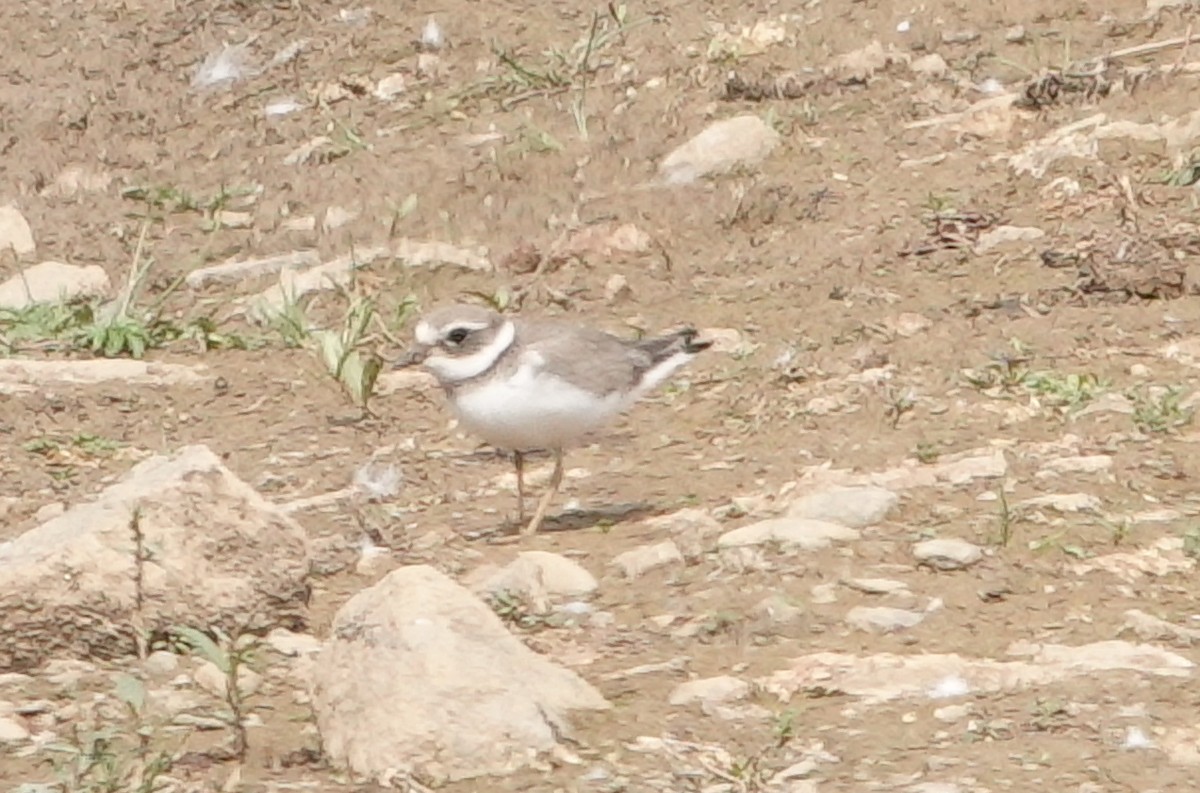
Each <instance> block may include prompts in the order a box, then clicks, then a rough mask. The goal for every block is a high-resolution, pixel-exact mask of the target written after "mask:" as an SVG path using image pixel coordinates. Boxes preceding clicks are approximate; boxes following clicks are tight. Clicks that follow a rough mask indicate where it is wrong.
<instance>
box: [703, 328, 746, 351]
mask: <svg viewBox="0 0 1200 793" xmlns="http://www.w3.org/2000/svg"><path fill="white" fill-rule="evenodd" d="M700 338H702V339H704V340H705V341H711V342H712V350H713V352H720V353H725V354H727V355H731V354H735V353H738V352H741V351H742V350H744V349H745V345H744V341H743V339H742V332H741V331H740V330H738V329H737V328H704V329H703V330H701V331H700Z"/></svg>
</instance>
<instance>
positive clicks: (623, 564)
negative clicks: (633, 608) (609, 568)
mask: <svg viewBox="0 0 1200 793" xmlns="http://www.w3.org/2000/svg"><path fill="white" fill-rule="evenodd" d="M683 561H684V559H683V553H682V552H680V550H679V546H678V545H676V544H675V543H674V542H673V541H672V540H666V541H665V542H660V543H658V544H656V545H642V546H639V547H637V548H633V549H632V550H628V551H626V552H625V553H622V554H620V555H618V556H617V557H616V558H615V559H613V561H612V563H613V565H615V566H616V567H618V568H620V570H621V572H622V573H623V574H624V575H625V577H626V578H630V579H632V578H638V577H639V576H641V575H643V574H645V573H647V572H649V571H651V570H654V569H657V568H659V567H666V566H667V565H671V564H683Z"/></svg>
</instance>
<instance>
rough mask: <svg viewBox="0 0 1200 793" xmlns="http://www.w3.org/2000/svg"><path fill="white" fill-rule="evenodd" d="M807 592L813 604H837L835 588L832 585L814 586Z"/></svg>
mask: <svg viewBox="0 0 1200 793" xmlns="http://www.w3.org/2000/svg"><path fill="white" fill-rule="evenodd" d="M809 592H810V593H811V599H812V602H813V603H836V602H837V586H836V585H834V584H814V585H813V588H812V589H811V590H809Z"/></svg>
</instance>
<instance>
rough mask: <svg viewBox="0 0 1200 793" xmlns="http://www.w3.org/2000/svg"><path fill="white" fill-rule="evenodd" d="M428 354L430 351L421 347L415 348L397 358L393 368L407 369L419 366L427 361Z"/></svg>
mask: <svg viewBox="0 0 1200 793" xmlns="http://www.w3.org/2000/svg"><path fill="white" fill-rule="evenodd" d="M428 354H429V352H428V350H425V349H422V348H420V347H414V348H413V349H411V350H409V351H408V352H406V353H404V355H401V356H400V357H399V358H397V359H396V360H395V362H393V363H392V368H393V369H407V368H408V367H410V366H417V365H418V364H420V363H422V362H423V361H424V360H425V357H426V356H427V355H428Z"/></svg>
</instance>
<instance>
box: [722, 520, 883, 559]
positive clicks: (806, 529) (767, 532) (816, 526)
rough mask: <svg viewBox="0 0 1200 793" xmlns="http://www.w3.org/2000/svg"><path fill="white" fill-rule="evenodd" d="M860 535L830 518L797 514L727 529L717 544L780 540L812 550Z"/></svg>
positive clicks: (723, 545)
mask: <svg viewBox="0 0 1200 793" xmlns="http://www.w3.org/2000/svg"><path fill="white" fill-rule="evenodd" d="M859 536H860V534H859V532H858V531H856V530H855V529H851V528H848V527H846V526H842V525H839V524H837V523H829V522H828V521H823V520H811V519H808V518H795V517H787V518H772V519H770V520H764V521H759V522H758V523H752V524H750V525H749V526H742V527H741V528H740V529H734V530H733V531H727V532H725V533H724V534H722V535H721V536H720V538H719V539H718V540H717V546H718V547H719V548H737V547H741V546H747V545H763V544H764V543H770V542H777V543H780V544H782V545H784V546H790V547H797V548H801V549H803V550H806V551H811V550H818V549H821V548H828V547H829V546H830V545H832V544H833V543H834V542H847V541H850V540H857V539H858V538H859Z"/></svg>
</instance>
